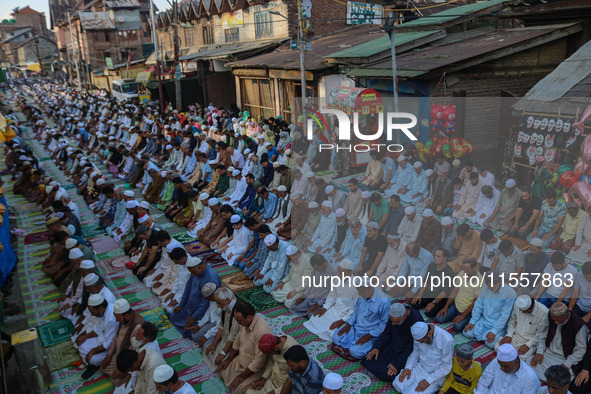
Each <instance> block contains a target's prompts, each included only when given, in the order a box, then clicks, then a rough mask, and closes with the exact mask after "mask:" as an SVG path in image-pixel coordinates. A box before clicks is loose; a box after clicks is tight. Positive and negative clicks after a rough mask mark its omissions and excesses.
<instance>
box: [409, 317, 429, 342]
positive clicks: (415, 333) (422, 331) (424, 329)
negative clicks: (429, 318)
mask: <svg viewBox="0 0 591 394" xmlns="http://www.w3.org/2000/svg"><path fill="white" fill-rule="evenodd" d="M428 332H429V325H428V324H427V323H425V322H422V321H418V322H416V323H415V324H413V326H412V327H411V328H410V333H411V334H412V337H413V338H414V339H415V340H416V341H418V340H419V339H423V338H425V335H427V333H428Z"/></svg>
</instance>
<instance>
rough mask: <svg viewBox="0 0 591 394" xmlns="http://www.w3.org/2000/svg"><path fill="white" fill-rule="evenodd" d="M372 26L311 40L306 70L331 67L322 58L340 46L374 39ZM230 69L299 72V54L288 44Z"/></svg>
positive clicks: (375, 30) (375, 28)
mask: <svg viewBox="0 0 591 394" xmlns="http://www.w3.org/2000/svg"><path fill="white" fill-rule="evenodd" d="M379 29H380V27H377V26H373V25H361V26H355V27H352V28H349V29H346V30H343V31H341V32H338V33H334V34H330V35H327V36H324V37H320V38H317V39H314V40H312V51H310V52H306V69H307V70H319V69H323V68H328V67H331V66H330V65H328V64H326V63H325V62H324V56H327V55H329V54H331V53H334V52H335V51H336V50H338V49H340V48H342V45H359V44H363V43H366V42H369V41H371V40H373V39H374V38H375V36H374V35H373V34H369V33H371V32H377V31H379ZM229 66H230V67H242V68H248V67H253V68H278V69H292V70H299V68H300V53H299V51H293V50H291V49H290V46H289V44H287V45H282V46H280V47H279V48H277V49H276V50H275V51H273V52H272V53H266V54H263V55H259V56H254V57H250V58H248V59H244V60H239V61H237V62H233V63H231V64H229Z"/></svg>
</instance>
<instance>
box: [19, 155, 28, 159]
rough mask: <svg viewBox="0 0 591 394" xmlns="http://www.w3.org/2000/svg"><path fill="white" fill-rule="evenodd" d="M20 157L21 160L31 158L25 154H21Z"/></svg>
mask: <svg viewBox="0 0 591 394" xmlns="http://www.w3.org/2000/svg"><path fill="white" fill-rule="evenodd" d="M18 159H19V160H29V158H28V157H27V156H25V155H20V156H19V157H18Z"/></svg>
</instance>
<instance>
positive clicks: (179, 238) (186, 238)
mask: <svg viewBox="0 0 591 394" xmlns="http://www.w3.org/2000/svg"><path fill="white" fill-rule="evenodd" d="M174 239H176V240H177V241H179V242H180V243H182V244H186V243H188V242H194V241H196V240H197V239H196V238H193V237H189V236H188V235H187V232H186V231H185V232H184V233H181V234H177V235H175V236H174Z"/></svg>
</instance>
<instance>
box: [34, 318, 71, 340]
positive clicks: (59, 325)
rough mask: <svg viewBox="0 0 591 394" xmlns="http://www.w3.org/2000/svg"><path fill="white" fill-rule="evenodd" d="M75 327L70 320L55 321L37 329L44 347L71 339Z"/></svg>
mask: <svg viewBox="0 0 591 394" xmlns="http://www.w3.org/2000/svg"><path fill="white" fill-rule="evenodd" d="M72 330H74V325H73V324H72V322H70V321H69V320H68V319H62V320H58V321H54V322H51V323H48V324H45V325H44V326H41V327H37V331H38V332H39V338H40V339H41V343H42V344H43V346H53V345H57V344H58V343H62V342H64V341H66V340H68V339H70V335H71V334H72Z"/></svg>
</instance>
